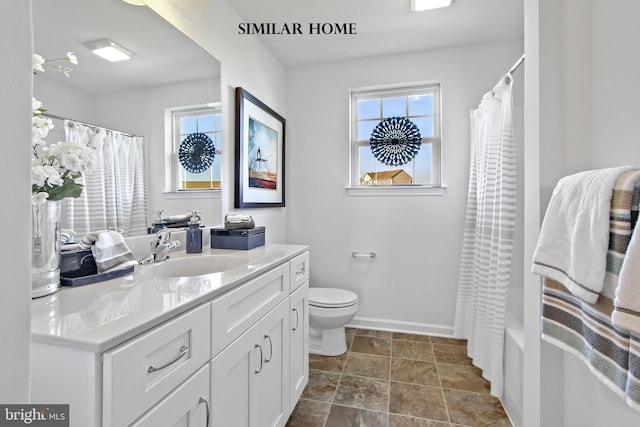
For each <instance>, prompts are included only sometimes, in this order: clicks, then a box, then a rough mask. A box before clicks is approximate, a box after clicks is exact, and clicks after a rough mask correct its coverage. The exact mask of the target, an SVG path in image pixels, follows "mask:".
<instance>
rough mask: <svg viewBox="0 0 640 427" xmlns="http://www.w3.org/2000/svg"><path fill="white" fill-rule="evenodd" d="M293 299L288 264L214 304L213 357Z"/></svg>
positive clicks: (225, 295)
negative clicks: (290, 290) (267, 315)
mask: <svg viewBox="0 0 640 427" xmlns="http://www.w3.org/2000/svg"><path fill="white" fill-rule="evenodd" d="M288 296H289V264H288V263H285V264H282V265H280V266H279V267H276V268H274V269H273V270H271V271H269V272H267V273H265V274H263V275H261V276H260V277H257V278H255V279H253V280H251V281H249V282H248V283H246V284H244V285H241V286H239V287H238V288H236V289H233V290H231V291H229V292H227V293H226V294H224V295H222V296H221V297H220V298H217V299H215V300H213V301H212V303H211V357H214V356H215V355H216V354H218V353H219V352H220V351H221V350H223V349H224V348H225V347H226V346H227V345H229V344H231V342H232V341H233V340H235V339H236V338H238V337H239V336H240V335H242V333H244V331H246V330H247V329H249V328H250V327H251V325H253V324H254V323H256V321H258V320H259V319H260V318H262V317H263V316H264V315H265V314H267V313H268V312H269V310H271V309H272V308H274V307H275V306H277V305H278V304H279V303H280V302H282V301H284V299H285V298H286V297H288Z"/></svg>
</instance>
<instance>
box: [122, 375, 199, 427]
mask: <svg viewBox="0 0 640 427" xmlns="http://www.w3.org/2000/svg"><path fill="white" fill-rule="evenodd" d="M209 410H210V408H209V365H208V364H207V365H205V366H203V367H202V368H201V369H200V370H199V371H198V372H197V373H195V374H193V376H191V377H190V378H189V379H188V380H187V381H185V382H184V383H183V384H181V385H180V386H178V388H176V389H175V390H174V391H172V392H171V393H170V394H169V395H168V396H167V397H165V398H164V399H162V400H161V401H160V402H159V403H158V404H157V405H156V406H154V407H153V408H152V409H151V410H150V411H149V412H147V413H146V414H144V415H143V416H142V417H140V418H139V419H138V420H136V421H135V422H134V423H133V424H131V427H158V426H167V427H208V426H210V424H209V416H210V413H209Z"/></svg>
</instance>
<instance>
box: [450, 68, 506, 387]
mask: <svg viewBox="0 0 640 427" xmlns="http://www.w3.org/2000/svg"><path fill="white" fill-rule="evenodd" d="M512 84H513V78H512V77H511V76H510V75H507V76H506V77H505V78H503V79H501V81H500V82H499V83H498V85H497V86H496V87H495V88H494V90H493V91H491V92H488V93H487V94H485V95H484V97H483V98H482V101H481V103H480V106H479V107H478V108H477V109H476V110H474V111H472V112H471V166H470V174H469V193H468V200H467V213H466V218H465V227H464V237H463V244H462V257H461V261H460V275H459V279H458V298H457V307H456V317H455V327H454V333H455V335H456V336H457V337H461V338H466V339H467V340H468V345H467V352H468V354H469V357H471V358H472V359H473V364H474V365H476V366H477V367H479V368H481V369H482V371H483V376H484V377H485V378H486V379H487V380H489V381H491V394H493V395H494V396H501V395H502V390H503V368H502V364H503V350H504V327H505V310H506V302H507V289H508V286H509V278H510V272H511V254H512V251H513V237H514V227H515V211H516V153H515V144H514V134H513V116H512V93H511V87H512Z"/></svg>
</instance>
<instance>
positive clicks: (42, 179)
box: [31, 159, 47, 187]
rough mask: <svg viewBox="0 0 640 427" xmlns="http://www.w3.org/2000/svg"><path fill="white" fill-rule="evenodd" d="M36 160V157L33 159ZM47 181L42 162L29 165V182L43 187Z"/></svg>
mask: <svg viewBox="0 0 640 427" xmlns="http://www.w3.org/2000/svg"><path fill="white" fill-rule="evenodd" d="M34 160H37V159H34ZM46 183H47V173H46V172H45V170H44V166H43V165H42V163H40V164H39V165H38V164H35V165H33V166H32V167H31V184H33V185H37V186H38V187H44V185H45V184H46Z"/></svg>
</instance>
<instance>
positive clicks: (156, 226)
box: [151, 209, 167, 234]
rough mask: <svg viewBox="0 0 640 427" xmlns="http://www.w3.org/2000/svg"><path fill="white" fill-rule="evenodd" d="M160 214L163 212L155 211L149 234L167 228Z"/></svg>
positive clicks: (162, 210)
mask: <svg viewBox="0 0 640 427" xmlns="http://www.w3.org/2000/svg"><path fill="white" fill-rule="evenodd" d="M162 212H164V209H160V210H159V211H156V219H154V220H153V224H152V227H151V234H156V233H157V232H158V231H160V230H162V229H163V228H167V225H166V224H165V222H164V219H162Z"/></svg>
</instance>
